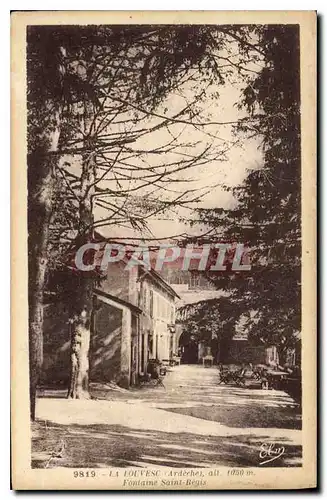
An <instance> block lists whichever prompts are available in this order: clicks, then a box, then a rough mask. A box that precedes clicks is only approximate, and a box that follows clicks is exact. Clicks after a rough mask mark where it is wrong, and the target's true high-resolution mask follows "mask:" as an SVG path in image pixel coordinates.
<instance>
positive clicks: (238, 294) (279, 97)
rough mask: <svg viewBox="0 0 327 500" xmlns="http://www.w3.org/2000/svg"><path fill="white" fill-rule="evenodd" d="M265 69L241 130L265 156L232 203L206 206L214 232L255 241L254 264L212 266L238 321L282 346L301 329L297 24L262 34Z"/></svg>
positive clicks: (247, 96) (249, 96)
mask: <svg viewBox="0 0 327 500" xmlns="http://www.w3.org/2000/svg"><path fill="white" fill-rule="evenodd" d="M257 35H258V39H259V45H260V47H261V51H262V52H263V53H264V62H265V64H264V67H263V69H262V71H261V72H260V73H259V74H258V75H257V76H256V77H255V78H254V79H253V80H252V81H250V82H249V84H248V85H247V86H246V87H245V89H244V91H243V99H242V102H241V103H240V106H241V107H242V108H246V110H247V111H248V113H249V116H248V117H246V118H245V119H242V120H240V122H239V123H238V125H237V127H236V128H235V133H237V134H240V133H241V134H244V136H245V138H248V137H249V136H255V137H257V138H259V139H260V147H261V150H262V153H263V162H262V165H260V166H259V168H255V169H253V170H252V171H250V172H249V173H248V175H247V177H246V179H245V181H244V182H243V184H242V185H240V186H237V187H235V188H230V187H227V186H226V187H225V189H229V190H232V192H233V194H234V197H235V199H236V204H235V207H234V208H233V209H230V210H224V209H221V208H217V209H213V210H199V219H200V221H201V222H202V223H205V224H206V225H208V226H209V227H211V228H214V229H215V231H214V233H213V234H212V237H213V238H216V239H217V238H218V239H220V240H223V241H230V242H235V241H238V242H241V243H245V244H247V245H249V246H250V248H251V265H252V269H251V271H244V272H238V273H224V272H221V273H219V274H217V273H216V274H214V273H207V276H208V278H209V279H210V280H211V281H212V282H214V283H215V285H216V286H217V288H223V289H226V290H228V291H229V292H230V300H231V302H232V303H233V305H234V307H233V309H232V311H233V316H234V320H235V323H236V322H237V320H238V319H239V317H240V316H241V315H247V317H248V324H247V328H248V331H249V334H250V335H251V336H252V337H255V338H257V339H258V340H259V339H260V340H262V341H264V342H265V343H266V344H277V345H278V346H280V348H281V349H284V348H285V347H290V346H293V345H294V343H295V342H296V341H297V334H298V332H299V331H300V330H301V222H300V221H301V198H300V194H301V144H300V75H299V71H300V65H299V30H298V27H297V26H263V27H261V29H260V31H258V33H257Z"/></svg>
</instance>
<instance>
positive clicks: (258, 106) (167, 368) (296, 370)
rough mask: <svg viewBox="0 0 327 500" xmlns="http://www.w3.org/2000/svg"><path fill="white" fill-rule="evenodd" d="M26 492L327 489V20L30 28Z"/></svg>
mask: <svg viewBox="0 0 327 500" xmlns="http://www.w3.org/2000/svg"><path fill="white" fill-rule="evenodd" d="M11 23H12V58H11V61H12V66H11V82H12V129H11V131H12V188H11V189H12V194H11V196H12V360H11V361H12V382H11V384H12V487H13V488H14V489H16V490H61V489H62V490H67V489H71V490H224V489H234V490H249V489H303V488H315V487H316V472H317V465H316V458H317V457H316V444H317V443H316V388H317V384H316V295H315V289H316V287H315V280H316V271H315V266H316V261H315V255H316V230H315V220H316V212H315V206H316V145H315V144H316V13H315V12H310V11H298V12H296V11H293V12H282V11H280V12H269V11H262V12H259V11H258V12H250V11H244V12H241V11H239V12H234V11H233V12H194V11H193V12H186V11H176V12H159V11H157V12H109V11H108V12H92V11H89V12H88V11H75V12H73V11H71V12H69V11H65V12H60V11H56V12H41V11H39V12H15V13H13V14H12V19H11Z"/></svg>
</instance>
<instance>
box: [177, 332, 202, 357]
mask: <svg viewBox="0 0 327 500" xmlns="http://www.w3.org/2000/svg"><path fill="white" fill-rule="evenodd" d="M179 347H180V352H181V363H182V364H184V365H192V364H197V363H198V361H199V354H198V353H199V347H198V341H197V339H196V337H195V336H194V335H191V334H189V333H186V332H184V333H182V335H181V337H180V339H179Z"/></svg>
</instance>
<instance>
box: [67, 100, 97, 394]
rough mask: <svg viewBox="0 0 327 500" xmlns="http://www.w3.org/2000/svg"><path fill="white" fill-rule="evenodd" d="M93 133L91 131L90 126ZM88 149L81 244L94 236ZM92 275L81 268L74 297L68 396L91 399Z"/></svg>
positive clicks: (88, 115) (89, 113) (88, 114)
mask: <svg viewBox="0 0 327 500" xmlns="http://www.w3.org/2000/svg"><path fill="white" fill-rule="evenodd" d="M92 117H93V108H92V105H91V104H89V103H87V104H86V105H85V126H86V127H90V123H91V122H92ZM88 131H89V133H90V130H89V128H88ZM85 147H86V149H87V151H88V153H87V154H85V155H84V157H83V165H82V176H81V193H80V200H81V201H80V206H79V217H80V224H79V238H78V240H79V241H78V246H79V245H83V244H84V243H86V242H88V241H90V240H91V239H92V235H93V223H94V217H93V206H92V205H93V204H92V195H93V193H94V186H93V184H94V181H95V176H96V157H95V153H93V152H92V139H91V138H89V139H87V140H86V141H85ZM93 283H94V280H93V278H92V276H90V275H89V274H88V273H86V272H83V271H80V279H79V286H78V289H77V290H76V297H75V298H74V300H75V304H74V309H75V315H74V319H73V322H72V328H71V377H70V386H69V389H68V395H67V397H68V398H72V399H89V398H90V394H89V348H90V338H91V325H92V309H93Z"/></svg>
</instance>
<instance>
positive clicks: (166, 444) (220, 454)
mask: <svg viewBox="0 0 327 500" xmlns="http://www.w3.org/2000/svg"><path fill="white" fill-rule="evenodd" d="M263 442H269V443H274V439H272V438H271V437H270V436H260V438H258V436H256V435H254V434H246V435H245V434H239V435H233V436H211V435H206V436H202V435H198V434H191V433H186V432H185V433H179V434H177V433H168V432H161V431H153V430H139V429H132V428H129V427H124V426H120V425H77V424H74V425H69V426H67V425H58V424H55V423H53V422H50V421H38V422H36V423H34V424H33V437H32V467H33V468H45V467H47V468H55V467H72V468H86V467H88V468H97V467H131V466H133V467H155V466H167V467H214V466H229V467H258V466H260V462H262V461H263V460H262V459H261V458H260V456H259V453H260V449H261V448H260V447H261V444H262V443H263ZM275 445H276V447H278V446H283V447H284V448H285V452H284V454H283V455H282V456H281V457H280V458H278V459H276V460H274V461H272V462H270V463H267V464H263V465H261V467H294V466H296V467H299V466H301V456H302V448H301V446H295V445H294V444H292V442H291V441H287V440H285V439H284V440H283V442H281V440H280V439H279V440H277V441H276V442H275ZM58 447H59V448H62V449H61V450H60V452H58Z"/></svg>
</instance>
